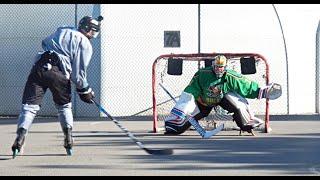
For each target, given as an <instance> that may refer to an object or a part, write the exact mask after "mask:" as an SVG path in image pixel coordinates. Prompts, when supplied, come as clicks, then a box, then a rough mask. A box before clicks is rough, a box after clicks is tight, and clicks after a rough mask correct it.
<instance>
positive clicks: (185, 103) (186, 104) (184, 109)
mask: <svg viewBox="0 0 320 180" xmlns="http://www.w3.org/2000/svg"><path fill="white" fill-rule="evenodd" d="M199 112H200V110H199V108H198V107H197V105H196V103H195V100H194V97H193V95H192V94H190V93H185V92H183V93H182V94H181V96H180V98H179V100H178V102H177V103H176V105H175V106H174V108H173V109H172V110H171V112H170V116H168V117H167V118H166V119H165V129H166V132H165V134H181V133H183V132H185V131H186V130H187V129H188V128H190V126H191V124H190V122H188V120H187V117H188V116H192V115H193V114H198V113H199Z"/></svg>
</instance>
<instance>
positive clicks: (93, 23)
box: [78, 16, 103, 39]
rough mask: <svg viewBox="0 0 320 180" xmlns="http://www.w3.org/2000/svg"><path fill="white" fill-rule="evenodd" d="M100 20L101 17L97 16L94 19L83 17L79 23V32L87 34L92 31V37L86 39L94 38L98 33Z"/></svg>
mask: <svg viewBox="0 0 320 180" xmlns="http://www.w3.org/2000/svg"><path fill="white" fill-rule="evenodd" d="M102 20H103V17H102V16H99V17H97V18H96V19H94V18H93V17H91V16H84V17H83V18H82V19H81V20H80V21H79V25H78V29H79V31H81V32H84V33H89V32H90V31H92V35H90V36H89V37H88V38H89V39H91V38H96V37H97V36H98V34H99V32H100V29H101V21H102Z"/></svg>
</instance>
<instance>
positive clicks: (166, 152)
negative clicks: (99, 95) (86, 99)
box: [91, 99, 173, 155]
mask: <svg viewBox="0 0 320 180" xmlns="http://www.w3.org/2000/svg"><path fill="white" fill-rule="evenodd" d="M91 100H92V102H93V103H94V104H95V105H96V106H97V107H98V108H99V111H101V112H103V113H104V114H105V115H107V116H108V117H109V118H110V119H111V120H112V121H113V122H114V123H115V124H116V125H117V126H118V127H119V128H120V129H121V130H122V131H123V132H124V133H126V135H127V136H129V138H130V139H131V140H133V141H134V142H135V143H136V144H137V145H138V146H139V147H140V148H141V149H143V150H144V151H146V152H147V153H148V154H152V155H171V154H173V149H150V148H146V147H145V146H144V145H143V144H142V143H141V142H140V141H139V140H138V139H137V138H136V137H135V136H134V135H133V134H132V133H131V132H130V131H128V130H127V129H126V128H125V127H123V126H122V125H121V124H120V122H119V121H118V120H116V119H115V118H113V117H112V116H111V115H110V114H109V113H108V112H107V111H106V110H105V109H104V108H103V107H102V106H101V105H100V104H98V103H97V102H96V101H95V100H94V99H91Z"/></svg>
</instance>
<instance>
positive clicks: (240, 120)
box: [221, 92, 262, 132]
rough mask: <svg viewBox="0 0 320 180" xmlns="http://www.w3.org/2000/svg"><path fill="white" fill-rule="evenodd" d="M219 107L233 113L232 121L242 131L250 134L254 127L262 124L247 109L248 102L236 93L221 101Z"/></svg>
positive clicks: (227, 95)
mask: <svg viewBox="0 0 320 180" xmlns="http://www.w3.org/2000/svg"><path fill="white" fill-rule="evenodd" d="M221 107H222V108H224V109H226V110H227V111H229V112H231V113H234V114H233V120H234V121H235V122H236V124H237V126H238V127H239V128H240V129H241V130H242V131H247V132H251V130H252V129H253V128H254V127H258V126H260V125H261V124H262V122H261V121H257V120H256V119H257V118H255V117H254V115H253V113H252V111H251V110H250V108H249V103H248V101H247V100H246V99H245V98H243V97H242V96H240V95H239V94H237V93H234V92H230V93H228V94H226V95H225V96H224V98H223V99H222V101H221Z"/></svg>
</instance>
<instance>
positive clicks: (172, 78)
mask: <svg viewBox="0 0 320 180" xmlns="http://www.w3.org/2000/svg"><path fill="white" fill-rule="evenodd" d="M217 55H224V56H226V57H227V58H228V59H229V60H228V64H227V67H228V69H233V70H235V71H237V72H238V73H241V74H244V75H245V76H246V77H247V78H249V79H251V80H254V81H256V82H258V83H259V85H260V86H264V85H266V84H268V83H269V66H268V63H267V60H266V59H265V58H264V57H263V56H262V55H260V54H256V53H199V54H167V55H161V56H159V57H158V58H157V59H156V60H155V61H154V63H153V67H152V95H153V132H160V131H163V130H164V119H165V118H166V117H167V116H169V114H170V111H171V109H172V108H173V106H174V105H175V101H177V100H178V99H179V96H180V94H181V93H182V91H183V90H184V88H185V87H186V86H187V85H188V84H189V82H190V81H191V79H192V77H193V75H194V74H195V73H196V72H197V71H198V70H199V69H200V68H203V67H207V66H211V64H212V61H213V59H214V57H215V56H217ZM246 60H251V61H253V62H254V63H253V64H254V65H255V67H254V68H255V73H252V72H251V73H249V74H248V73H242V71H241V70H243V69H245V68H246V67H245V65H244V64H246V63H244V64H242V63H240V62H244V61H246ZM170 64H171V65H170ZM175 66H180V67H182V69H179V68H178V67H175ZM172 71H178V73H176V74H172ZM179 71H180V72H179ZM161 86H163V87H164V88H165V89H164V88H163V87H161ZM166 90H167V91H168V92H169V93H170V95H171V97H170V95H169V94H168V92H166ZM172 97H173V98H174V99H173V98H172ZM247 100H248V102H249V105H250V108H251V109H252V111H253V113H254V114H255V116H256V117H258V118H260V119H262V120H264V121H265V123H264V124H263V125H261V126H260V127H258V128H257V129H255V130H259V131H262V132H266V133H267V132H270V131H271V128H270V125H269V100H268V99H263V100H257V99H247ZM199 122H200V124H201V125H202V126H203V127H204V128H205V129H207V130H211V129H214V128H215V127H216V126H218V125H219V124H221V123H224V124H225V128H224V130H239V128H238V127H237V125H236V123H235V122H234V121H233V118H232V114H230V113H228V112H227V111H225V110H223V109H222V108H221V107H219V106H217V107H215V108H214V109H213V110H212V112H211V113H210V115H209V116H208V117H206V118H203V119H202V120H200V121H199Z"/></svg>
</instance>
